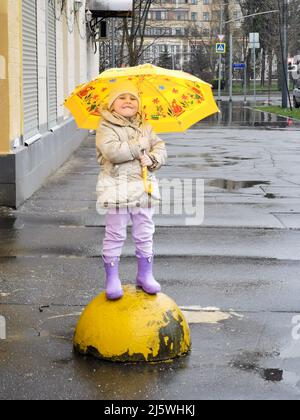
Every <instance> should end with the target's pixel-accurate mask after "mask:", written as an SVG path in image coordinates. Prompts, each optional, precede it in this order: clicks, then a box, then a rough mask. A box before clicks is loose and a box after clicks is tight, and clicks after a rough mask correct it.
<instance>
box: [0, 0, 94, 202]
mask: <svg viewBox="0 0 300 420" xmlns="http://www.w3.org/2000/svg"><path fill="white" fill-rule="evenodd" d="M33 1H34V0H33ZM66 3H67V17H65V16H64V15H63V16H60V10H59V8H57V10H56V14H57V16H56V17H57V20H56V41H57V46H56V73H57V126H56V127H52V128H51V129H49V127H48V89H47V88H48V86H47V84H48V80H47V25H46V23H47V8H48V0H37V22H38V29H37V32H38V34H37V35H38V51H37V54H38V109H39V136H37V138H33V139H32V142H31V141H30V139H29V140H27V139H26V143H25V144H24V142H23V131H24V129H23V124H24V122H23V119H24V116H23V94H22V86H23V80H22V75H23V64H22V0H0V88H1V89H0V90H1V98H0V127H1V131H0V205H6V206H11V207H18V206H19V205H20V204H22V203H23V202H24V201H25V200H26V199H27V198H29V197H30V196H31V195H32V194H33V193H34V192H35V191H37V190H38V189H39V188H40V187H41V186H42V184H43V182H44V181H45V179H46V178H47V177H48V176H49V175H51V174H52V173H53V172H54V171H55V170H57V169H58V168H59V167H60V166H61V165H62V164H63V163H64V162H65V160H66V159H68V157H69V156H70V154H71V153H73V152H74V151H75V150H76V148H77V147H78V146H79V145H80V144H81V142H82V141H84V140H85V138H86V137H87V135H88V133H87V131H85V130H78V128H77V126H76V124H75V122H74V119H73V118H72V116H71V115H70V113H69V111H68V110H66V109H65V108H64V105H63V103H64V99H65V98H66V97H67V96H68V95H69V94H70V93H71V92H72V91H73V90H74V88H75V87H76V86H77V85H78V84H81V83H85V82H87V81H88V80H90V79H92V78H94V77H96V75H97V74H98V63H99V57H98V55H97V54H96V55H94V51H93V48H92V46H91V44H90V43H89V42H88V41H87V37H86V25H85V7H82V8H81V9H80V11H79V12H77V14H76V17H77V19H75V14H74V0H67V2H66ZM84 3H85V2H84ZM55 4H57V5H58V3H57V2H55ZM84 6H85V4H84ZM77 22H78V23H77ZM78 26H79V28H78Z"/></svg>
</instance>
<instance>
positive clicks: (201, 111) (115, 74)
mask: <svg viewBox="0 0 300 420" xmlns="http://www.w3.org/2000/svg"><path fill="white" fill-rule="evenodd" d="M125 81H130V82H131V83H134V84H136V86H137V88H138V91H139V94H140V98H141V112H142V116H143V120H144V121H145V122H148V123H149V124H150V125H151V126H152V127H153V129H154V131H156V132H157V133H170V132H182V131H185V130H187V129H188V128H190V127H191V126H192V125H194V124H196V123H197V122H198V121H200V120H202V119H204V118H206V117H208V116H210V115H212V114H215V113H217V112H219V109H218V107H217V104H216V102H215V100H214V97H213V93H212V87H211V85H210V84H208V83H206V82H203V81H202V80H200V79H198V78H197V77H195V76H192V75H191V74H188V73H185V72H182V71H177V70H167V69H164V68H161V67H156V66H153V65H152V64H144V65H141V66H137V67H129V68H117V69H110V70H107V71H105V72H103V73H101V74H100V75H99V76H98V77H96V78H95V79H94V80H92V81H90V82H89V83H86V84H83V85H80V86H78V87H77V88H76V89H75V90H74V92H73V93H72V94H71V95H70V96H69V97H68V98H67V99H66V100H65V107H66V108H68V109H69V110H70V111H71V113H72V115H73V116H74V118H75V121H76V123H77V125H78V127H79V128H82V129H88V130H96V129H97V128H98V126H99V123H100V121H101V109H102V108H105V107H107V101H108V97H109V92H110V91H111V89H117V87H118V84H122V83H123V82H125ZM142 177H143V180H144V184H145V190H146V192H148V194H151V193H152V185H151V184H150V185H147V179H148V170H147V168H142Z"/></svg>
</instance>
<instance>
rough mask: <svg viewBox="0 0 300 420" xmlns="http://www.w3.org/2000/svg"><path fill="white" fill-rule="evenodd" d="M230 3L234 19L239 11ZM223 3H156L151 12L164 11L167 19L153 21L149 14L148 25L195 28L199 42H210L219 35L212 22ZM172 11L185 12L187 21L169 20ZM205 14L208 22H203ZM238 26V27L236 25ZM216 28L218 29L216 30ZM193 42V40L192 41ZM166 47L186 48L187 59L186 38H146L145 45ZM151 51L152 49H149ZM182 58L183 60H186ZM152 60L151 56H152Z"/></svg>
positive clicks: (164, 0) (216, 0)
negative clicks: (194, 14)
mask: <svg viewBox="0 0 300 420" xmlns="http://www.w3.org/2000/svg"><path fill="white" fill-rule="evenodd" d="M229 1H230V2H231V7H230V13H231V15H232V18H234V14H235V13H237V14H239V13H240V11H241V9H240V6H239V4H238V2H236V1H235V0H229ZM222 3H225V1H224V0H208V2H207V4H206V2H205V1H204V0H198V1H193V0H187V2H185V1H178V2H176V0H161V1H160V2H156V3H155V4H153V5H152V7H151V12H156V11H162V12H163V11H165V12H166V15H167V19H164V20H156V19H153V18H154V16H153V14H152V13H150V19H149V24H148V26H150V27H151V28H154V27H158V28H159V27H161V28H183V29H184V28H187V29H190V28H192V27H195V28H197V29H198V31H199V40H200V39H201V41H202V40H204V41H206V42H211V40H212V38H213V37H214V36H216V35H217V33H219V21H217V22H213V20H212V19H213V16H214V14H215V12H216V11H218V10H220V4H222ZM174 11H187V14H188V19H187V20H174V19H172V18H171V16H172V13H173V12H174ZM193 13H196V14H197V15H196V19H193ZM206 14H207V16H208V17H209V20H205V18H206ZM237 26H238V25H237ZM217 28H218V29H217ZM193 41H195V39H193ZM153 43H154V44H155V45H158V46H159V45H168V46H169V49H170V50H171V49H172V46H173V47H174V46H177V48H178V47H179V46H180V48H186V50H187V54H186V55H187V57H188V55H189V52H190V41H189V37H188V36H184V35H182V36H172V37H170V36H162V37H159V38H156V39H155V38H154V37H151V36H147V37H146V45H149V44H150V45H151V44H153ZM151 50H152V49H151ZM187 57H184V60H186V59H187ZM152 58H153V55H152Z"/></svg>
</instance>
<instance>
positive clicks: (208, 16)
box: [203, 12, 210, 22]
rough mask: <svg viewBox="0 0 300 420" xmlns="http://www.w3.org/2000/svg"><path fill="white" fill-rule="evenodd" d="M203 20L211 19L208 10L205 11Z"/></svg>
mask: <svg viewBox="0 0 300 420" xmlns="http://www.w3.org/2000/svg"><path fill="white" fill-rule="evenodd" d="M203 20H204V21H205V22H209V20H210V14H209V13H208V12H204V13H203Z"/></svg>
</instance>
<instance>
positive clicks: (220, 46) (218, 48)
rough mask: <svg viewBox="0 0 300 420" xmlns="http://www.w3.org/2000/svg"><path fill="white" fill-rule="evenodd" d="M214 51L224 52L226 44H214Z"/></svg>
mask: <svg viewBox="0 0 300 420" xmlns="http://www.w3.org/2000/svg"><path fill="white" fill-rule="evenodd" d="M216 53H217V54H225V53H226V44H225V43H224V42H218V43H217V44H216Z"/></svg>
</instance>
